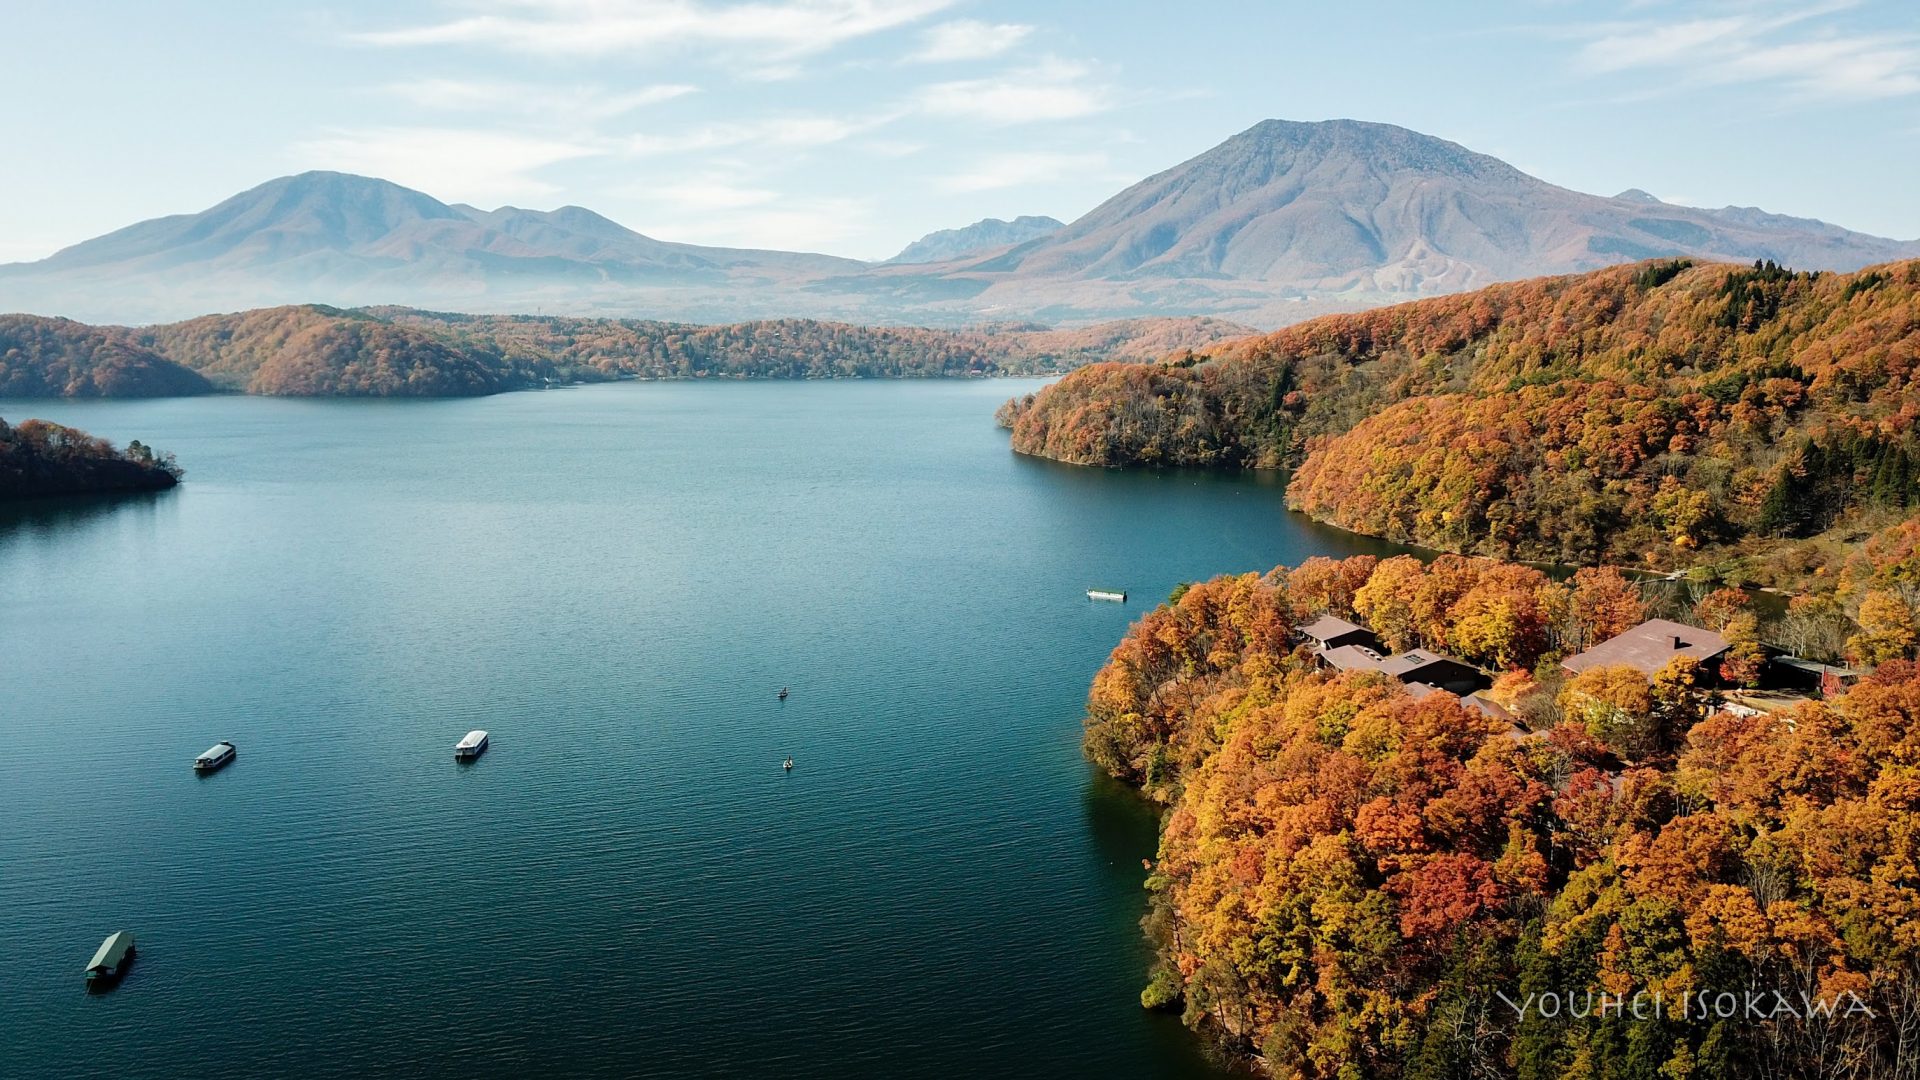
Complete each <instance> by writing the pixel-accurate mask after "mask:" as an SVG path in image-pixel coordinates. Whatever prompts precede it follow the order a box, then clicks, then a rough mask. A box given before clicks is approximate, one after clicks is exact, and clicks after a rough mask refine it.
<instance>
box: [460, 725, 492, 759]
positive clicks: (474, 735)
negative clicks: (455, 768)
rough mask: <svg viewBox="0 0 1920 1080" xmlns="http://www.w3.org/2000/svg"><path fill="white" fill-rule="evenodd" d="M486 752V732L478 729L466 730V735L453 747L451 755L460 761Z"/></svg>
mask: <svg viewBox="0 0 1920 1080" xmlns="http://www.w3.org/2000/svg"><path fill="white" fill-rule="evenodd" d="M486 752H487V733H486V732H484V731H480V730H478V729H475V730H473V731H469V732H467V737H466V738H464V739H461V740H460V741H459V742H458V743H456V744H454V747H453V756H454V757H455V758H457V759H459V760H461V761H470V760H472V759H474V758H477V757H479V756H480V755H481V754H484V753H486Z"/></svg>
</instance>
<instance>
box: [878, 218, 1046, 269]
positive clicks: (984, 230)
mask: <svg viewBox="0 0 1920 1080" xmlns="http://www.w3.org/2000/svg"><path fill="white" fill-rule="evenodd" d="M1064 226H1065V222H1062V221H1060V220H1059V219H1057V218H1050V217H1035V216H1033V215H1030V214H1023V215H1021V216H1020V217H1017V218H1014V219H1013V220H1012V221H1002V220H1000V219H999V218H982V219H980V220H979V221H976V222H974V223H973V224H971V225H968V226H967V227H965V228H962V229H941V230H940V231H938V232H930V233H928V234H927V235H925V236H923V237H921V238H920V239H918V240H915V241H914V242H913V243H911V244H908V245H907V246H906V247H904V248H902V249H900V254H898V255H895V256H894V257H893V258H891V259H888V260H887V261H888V262H889V263H930V262H945V261H947V260H948V259H959V258H964V257H966V256H968V255H975V254H978V253H980V252H982V251H989V250H992V249H994V248H1003V247H1011V246H1012V245H1014V244H1020V243H1025V242H1026V241H1028V240H1032V239H1035V238H1036V237H1041V236H1045V235H1047V234H1048V233H1050V232H1053V231H1055V230H1057V229H1060V228H1063V227H1064Z"/></svg>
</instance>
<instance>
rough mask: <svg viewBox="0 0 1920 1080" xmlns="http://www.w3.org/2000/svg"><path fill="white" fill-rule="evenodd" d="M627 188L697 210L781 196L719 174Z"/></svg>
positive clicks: (741, 205) (738, 206) (727, 207)
mask: <svg viewBox="0 0 1920 1080" xmlns="http://www.w3.org/2000/svg"><path fill="white" fill-rule="evenodd" d="M630 190H632V193H633V194H637V195H641V196H643V197H650V198H653V199H657V200H662V201H665V202H667V203H669V204H670V205H672V206H674V207H677V208H679V209H682V210H696V211H710V210H740V209H744V208H746V207H749V206H765V205H766V204H767V203H770V202H774V201H776V200H778V199H779V198H780V193H779V192H777V191H769V190H767V189H766V188H756V187H742V186H740V185H738V184H736V183H734V182H733V181H731V180H726V179H721V178H718V177H706V178H704V179H701V180H698V181H691V182H683V183H674V184H661V185H658V186H655V187H649V188H644V189H630Z"/></svg>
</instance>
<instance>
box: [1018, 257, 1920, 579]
mask: <svg viewBox="0 0 1920 1080" xmlns="http://www.w3.org/2000/svg"><path fill="white" fill-rule="evenodd" d="M1916 363H1920V262H1903V263H1894V264H1889V265H1886V266H1881V267H1877V268H1873V269H1869V270H1863V271H1861V272H1859V273H1854V274H1831V273H1797V272H1793V271H1790V270H1786V269H1783V268H1781V267H1778V266H1774V265H1772V264H1768V263H1761V264H1757V265H1755V266H1751V267H1738V266H1727V265H1717V264H1716V265H1693V264H1691V263H1689V262H1687V261H1685V260H1678V261H1664V262H1648V263H1642V264H1638V265H1633V266H1622V267H1615V268H1612V269H1607V270H1600V271H1596V272H1593V273H1589V274H1582V275H1576V276H1570V277H1556V278H1541V279H1536V280H1532V281H1524V282H1517V283H1513V284H1507V285H1495V286H1492V287H1490V288H1486V289H1482V290H1480V291H1478V292H1473V293H1465V294H1462V295H1458V296H1447V297H1440V298H1436V299H1432V300H1421V301H1416V302H1414V303H1409V304H1401V305H1397V306H1394V307H1386V308H1380V309H1376V310H1373V311H1366V312H1360V313H1357V314H1351V315H1335V316H1328V317H1325V318H1321V319H1315V320H1313V321H1311V322H1305V323H1301V324H1298V325H1295V326H1291V327H1287V328H1286V329H1283V330H1280V331H1278V332H1276V333H1273V334H1267V335H1261V336H1256V337H1250V338H1245V339H1240V340H1236V341H1233V342H1229V343H1226V344H1223V345H1220V346H1215V347H1213V348H1211V349H1204V350H1201V351H1198V352H1196V353H1195V354H1193V355H1190V356H1189V355H1182V356H1180V357H1178V358H1175V359H1172V360H1169V361H1167V362H1163V363H1158V364H1096V365H1092V366H1089V367H1086V368H1082V369H1080V370H1078V371H1075V372H1073V373H1072V374H1070V375H1069V376H1068V377H1066V378H1065V379H1063V380H1061V381H1060V382H1059V383H1058V384H1056V385H1054V386H1051V387H1048V388H1047V389H1045V390H1043V391H1042V392H1041V393H1039V394H1038V395H1037V396H1034V397H1033V398H1031V399H1029V400H1017V401H1014V402H1010V403H1009V404H1008V406H1007V408H1005V409H1004V410H1002V414H1001V420H1002V423H1004V424H1007V425H1008V426H1010V427H1011V428H1012V429H1013V440H1014V447H1015V449H1017V450H1019V451H1021V452H1023V453H1029V454H1036V455H1041V456H1046V457H1051V458H1057V459H1059V460H1063V461H1071V462H1077V463H1081V464H1093V465H1107V466H1129V465H1197V466H1224V467H1234V468H1241V467H1254V468H1279V467H1287V466H1295V467H1297V472H1296V473H1295V475H1294V477H1293V479H1292V482H1291V483H1290V485H1289V487H1288V499H1289V501H1290V502H1291V504H1292V505H1293V506H1295V507H1297V508H1298V509H1301V510H1304V511H1306V512H1307V513H1309V514H1312V515H1313V516H1315V517H1317V518H1320V519H1322V520H1324V521H1329V522H1331V523H1333V524H1336V525H1340V526H1342V527H1345V528H1348V529H1352V530H1354V531H1357V532H1362V533H1367V534H1369V535H1375V536H1383V537H1388V538H1391V539H1394V540H1399V541H1403V542H1409V543H1415V544H1420V545H1423V546H1426V547H1431V548H1437V549H1440V550H1447V551H1461V552H1474V553H1479V554H1484V555H1489V556H1494V557H1500V558H1523V559H1545V560H1554V561H1560V562H1567V563H1589V562H1602V561H1610V562H1617V563H1622V564H1631V565H1641V566H1648V567H1654V568H1662V569H1664V568H1671V567H1685V566H1690V565H1696V564H1698V563H1700V562H1702V561H1704V560H1708V559H1714V560H1718V561H1730V562H1735V563H1738V564H1739V566H1738V567H1737V569H1736V570H1734V571H1730V572H1737V573H1740V574H1746V575H1750V576H1751V577H1752V578H1753V579H1755V580H1763V579H1766V578H1769V577H1779V578H1781V579H1782V580H1783V581H1789V580H1797V579H1799V578H1803V577H1806V576H1807V575H1809V574H1811V573H1812V572H1814V571H1815V570H1816V569H1818V568H1819V567H1821V566H1823V565H1827V566H1829V572H1831V570H1832V569H1834V567H1832V566H1830V565H1829V564H1832V563H1834V561H1835V560H1836V559H1837V558H1838V557H1839V556H1840V555H1842V554H1844V552H1842V551H1841V550H1839V549H1838V548H1837V547H1836V546H1835V545H1834V544H1831V543H1825V542H1818V543H1808V544H1802V545H1799V546H1797V547H1796V548H1795V549H1794V550H1793V551H1792V552H1791V553H1790V554H1789V555H1786V556H1784V560H1785V561H1780V559H1781V557H1780V556H1779V553H1780V551H1781V549H1782V547H1783V545H1782V544H1781V543H1780V541H1789V540H1801V541H1806V540H1811V539H1812V538H1827V539H1833V540H1844V538H1845V537H1846V536H1848V535H1855V534H1859V533H1861V532H1862V530H1866V531H1871V529H1872V528H1873V527H1875V526H1876V525H1878V524H1884V523H1885V522H1887V521H1891V520H1894V519H1897V518H1899V517H1902V516H1904V514H1905V513H1906V511H1907V509H1908V508H1909V507H1912V506H1916V505H1920V447H1916V445H1915V443H1914V439H1913V431H1912V424H1913V418H1914V416H1915V414H1916V412H1917V411H1920V399H1917V398H1916V397H1915V390H1914V386H1913V372H1914V368H1915V365H1916ZM1760 556H1765V557H1760Z"/></svg>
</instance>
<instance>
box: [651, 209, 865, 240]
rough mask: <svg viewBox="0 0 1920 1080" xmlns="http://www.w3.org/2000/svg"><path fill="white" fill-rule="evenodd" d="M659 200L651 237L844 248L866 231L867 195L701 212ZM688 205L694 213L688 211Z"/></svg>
mask: <svg viewBox="0 0 1920 1080" xmlns="http://www.w3.org/2000/svg"><path fill="white" fill-rule="evenodd" d="M663 202H664V203H665V206H664V208H663V209H664V210H665V212H664V213H659V212H656V215H655V216H656V217H658V218H659V219H660V224H659V225H657V226H650V227H649V228H648V229H647V230H645V231H646V232H647V234H648V235H650V236H658V237H660V238H661V239H672V240H677V241H680V242H682V243H692V244H711V245H716V246H720V247H752V248H774V249H778V250H782V251H823V250H827V249H829V248H842V249H844V248H845V246H846V242H847V241H849V240H852V239H856V238H860V237H863V236H865V234H866V233H867V232H868V229H869V221H868V218H869V216H870V214H871V210H872V208H871V206H869V204H868V203H867V201H866V200H864V199H851V198H796V197H790V196H776V197H775V198H774V199H772V200H770V201H768V202H765V203H761V204H757V205H756V206H754V207H751V208H746V209H738V210H729V209H728V208H719V209H717V210H716V211H715V212H712V213H706V214H702V213H700V209H701V208H698V207H688V206H686V205H684V204H679V203H675V202H673V201H672V200H671V199H666V200H663ZM689 210H691V211H693V212H692V213H691V214H689V213H687V211H689Z"/></svg>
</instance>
